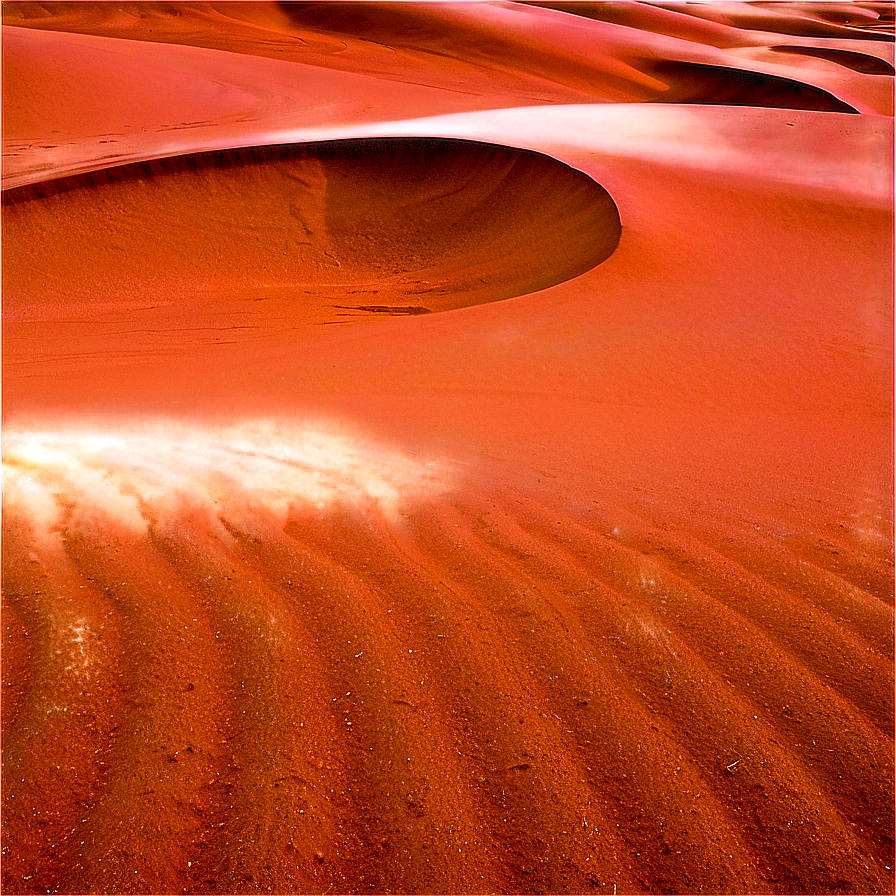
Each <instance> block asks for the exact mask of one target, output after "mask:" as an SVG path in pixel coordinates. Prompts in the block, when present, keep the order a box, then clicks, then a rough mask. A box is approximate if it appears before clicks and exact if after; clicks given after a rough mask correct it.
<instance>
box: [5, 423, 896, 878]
mask: <svg viewBox="0 0 896 896" xmlns="http://www.w3.org/2000/svg"><path fill="white" fill-rule="evenodd" d="M458 477H460V478H458ZM4 479H5V487H4V533H3V534H4V561H5V565H4V599H5V601H6V609H5V611H4V665H5V669H6V674H5V676H4V688H5V690H4V694H3V696H4V713H3V733H4V750H5V756H6V768H7V769H8V770H9V771H8V773H7V777H6V778H5V780H4V802H5V812H4V824H5V831H6V838H7V843H8V844H10V845H12V844H15V848H14V849H11V850H9V852H8V854H7V856H6V860H5V862H4V876H5V881H6V885H7V887H8V888H10V890H11V891H16V892H37V891H38V890H41V891H43V890H46V889H49V890H51V891H62V892H84V891H90V892H131V891H142V892H157V893H162V892H209V891H212V892H266V891H276V892H298V891H324V890H336V891H347V892H352V891H360V892H411V891H424V892H433V891H445V890H447V891H496V892H544V891H548V892H556V891H564V892H566V891H574V892H579V891H592V890H597V891H601V892H606V891H608V890H610V891H612V888H613V887H615V888H616V889H617V890H618V891H620V892H625V891H632V890H635V891H646V892H668V891H672V890H685V891H690V892H697V891H713V892H734V891H737V892H767V891H780V892H797V891H807V892H838V891H848V890H851V889H852V888H856V889H861V890H863V891H866V892H874V891H878V892H880V891H885V890H886V878H885V877H883V873H884V872H883V866H884V864H886V863H888V862H889V856H890V855H891V851H892V829H893V813H892V798H891V796H892V795H891V792H890V788H889V787H888V786H887V785H886V776H885V774H884V773H883V772H884V769H886V768H888V767H889V764H890V763H891V761H892V755H891V754H892V726H893V712H892V710H893V707H892V687H893V674H892V673H893V670H892V595H890V596H889V598H888V599H884V598H883V595H884V594H885V593H886V592H887V590H888V582H889V579H890V577H891V569H890V567H889V566H888V564H887V562H886V551H884V552H883V553H882V554H881V553H879V552H878V551H876V550H869V549H870V548H871V545H870V544H869V543H867V542H866V543H865V544H864V545H862V548H863V549H861V548H860V544H861V543H860V542H857V541H855V540H854V539H855V536H853V535H847V534H846V533H841V534H840V536H834V540H833V541H827V540H826V541H825V543H824V544H822V545H819V544H817V543H814V542H806V541H803V540H801V539H800V538H785V539H783V540H781V541H779V543H778V546H777V547H773V548H770V546H769V543H768V540H767V537H766V536H764V535H763V534H762V533H761V532H755V531H754V532H752V534H751V535H747V534H745V532H744V530H743V528H742V527H741V526H740V525H739V524H738V523H737V522H729V523H724V522H723V521H722V520H721V519H720V518H719V517H718V515H717V514H713V515H712V517H710V518H707V517H706V516H705V515H703V514H699V513H698V514H695V513H694V511H693V510H692V511H690V512H689V513H687V514H686V515H684V516H682V517H681V518H680V519H678V520H677V521H676V524H675V525H674V526H671V527H669V526H666V525H664V519H665V521H666V522H668V521H669V519H668V512H669V511H668V507H669V506H670V505H669V504H668V502H666V504H665V507H666V509H664V510H662V511H660V514H661V515H660V516H657V510H656V508H655V507H654V508H651V502H650V501H647V502H644V503H641V502H639V501H638V500H636V499H632V498H629V499H627V500H621V501H620V499H619V496H618V494H617V495H614V496H613V499H612V501H611V502H608V503H606V505H605V506H606V508H607V509H606V510H604V511H600V512H589V513H585V514H583V513H581V512H579V513H573V514H571V513H570V512H569V511H563V512H560V513H558V511H557V510H556V508H555V507H554V506H553V502H552V500H551V499H550V497H548V498H547V499H545V498H544V497H541V498H540V497H538V496H536V495H534V494H533V495H530V496H528V497H524V496H523V495H521V494H520V493H519V492H518V491H513V492H510V493H502V489H501V488H500V487H496V486H495V485H494V484H492V485H489V484H488V482H478V483H476V484H475V485H473V484H472V483H471V482H469V481H467V482H463V479H464V475H463V473H462V472H460V471H459V470H458V469H454V470H451V469H450V468H449V467H448V466H446V464H445V462H444V461H439V462H432V461H426V460H423V461H421V460H418V459H415V458H412V457H407V456H402V455H401V453H397V452H396V451H395V450H394V449H391V448H389V447H388V445H386V444H383V443H378V442H375V441H371V440H370V439H369V438H366V437H365V436H364V435H363V433H361V432H359V431H357V430H355V431H351V430H347V429H345V428H344V427H343V428H341V429H340V428H338V427H337V428H334V427H333V426H332V425H330V426H327V425H322V424H319V423H315V422H313V421H309V422H308V423H306V424H304V425H302V426H296V425H295V424H294V423H291V422H289V421H280V422H278V421H256V422H246V423H244V424H242V425H239V426H231V427H229V428H215V429H209V428H208V427H196V426H194V427H192V428H190V427H185V426H184V425H183V424H179V423H177V422H176V421H171V422H168V423H156V424H144V425H142V426H137V425H134V426H131V427H125V428H122V427H121V426H117V427H116V426H115V425H110V424H108V423H107V424H105V425H102V426H100V427H96V428H90V427H84V426H81V427H80V428H76V427H72V426H69V427H65V428H64V429H63V430H61V431H58V432H53V431H44V432H34V431H20V432H11V433H10V434H9V437H8V438H7V439H6V440H5V445H4ZM601 503H604V502H603V501H602V502H601ZM610 508H612V509H610ZM606 513H610V514H612V516H611V517H610V516H606ZM757 528H758V527H757ZM875 557H876V558H877V559H874V558H875ZM869 863H870V864H869ZM878 869H879V870H878Z"/></svg>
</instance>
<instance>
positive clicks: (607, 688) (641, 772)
mask: <svg viewBox="0 0 896 896" xmlns="http://www.w3.org/2000/svg"><path fill="white" fill-rule="evenodd" d="M452 521H453V522H452ZM415 537H416V539H417V541H418V542H419V543H421V545H424V546H425V550H426V552H427V554H428V555H429V563H431V564H433V565H434V566H436V567H437V568H442V569H446V568H447V569H449V570H451V571H452V572H451V575H452V580H453V581H454V582H455V583H457V585H460V586H462V587H463V588H465V589H467V590H468V591H469V592H470V593H471V594H472V595H473V596H474V597H475V599H476V600H477V601H478V602H479V604H480V607H481V609H480V613H481V614H482V615H483V617H484V618H485V619H490V621H491V625H492V626H493V627H494V628H495V629H496V631H497V633H498V635H499V637H498V641H499V643H500V644H502V645H503V649H504V651H505V652H506V651H511V656H510V658H509V661H510V662H512V664H513V668H515V669H517V670H520V671H519V673H518V674H520V675H524V676H525V680H526V681H527V682H528V688H529V692H528V695H527V699H528V702H529V703H530V704H533V703H534V704H535V705H537V706H539V707H540V709H541V714H542V718H543V719H545V720H547V723H550V724H554V725H556V726H557V727H558V728H559V730H560V732H561V734H562V735H563V740H564V742H565V749H567V750H569V751H570V752H571V753H572V755H573V756H575V758H576V760H577V761H578V763H579V764H580V765H581V766H583V767H584V768H585V770H586V772H587V777H588V780H589V784H590V787H591V789H592V794H593V797H592V798H593V799H595V800H596V801H597V804H598V806H599V807H600V809H601V812H602V814H606V815H607V816H608V819H609V821H610V823H611V824H610V827H611V830H612V829H613V827H614V826H615V827H616V828H617V830H618V832H619V836H620V837H621V838H622V839H623V842H624V843H625V845H626V849H627V851H628V852H629V855H630V856H631V860H632V861H633V862H634V863H635V864H636V866H637V869H638V870H637V874H638V881H639V883H638V885H639V886H640V887H643V888H645V889H647V890H654V889H656V888H660V889H663V888H665V887H667V886H669V881H670V880H672V879H673V878H677V879H683V880H687V879H689V877H690V875H691V874H693V872H694V865H693V862H694V857H695V856H696V855H697V853H698V852H699V850H697V848H696V845H695V843H694V841H693V840H692V838H699V837H701V834H700V831H701V830H702V829H703V828H704V827H706V828H710V827H711V828H712V829H713V831H714V837H715V841H714V846H713V848H712V855H711V857H708V859H707V860H708V861H709V862H711V865H712V868H713V869H714V870H713V872H712V873H713V874H714V875H715V876H716V877H715V879H716V881H717V883H716V884H715V886H718V887H721V888H724V887H725V883H724V881H725V880H726V878H727V879H729V880H732V881H733V880H734V878H735V877H737V878H739V879H740V880H742V881H744V880H747V881H749V880H752V882H753V883H752V886H753V888H755V889H761V888H762V886H763V884H762V878H761V876H760V875H759V874H758V873H757V871H756V870H755V868H754V867H752V866H753V863H752V859H751V858H750V857H749V855H748V852H747V851H746V850H745V848H744V845H743V843H741V842H740V840H739V838H738V836H737V834H736V833H735V832H734V831H733V830H732V829H731V827H730V826H729V825H728V823H727V822H726V821H725V820H724V817H723V814H722V813H721V812H720V811H719V807H718V805H717V803H716V801H715V799H714V797H713V796H712V794H711V793H710V792H709V789H708V788H707V787H706V786H705V782H703V780H702V778H701V777H700V775H699V773H698V772H697V771H696V770H695V769H694V768H693V766H692V764H691V763H690V762H689V761H688V760H687V759H686V758H685V757H684V756H682V755H681V754H680V753H678V751H677V750H676V748H675V747H673V746H672V744H671V743H670V742H669V741H667V740H666V739H665V737H664V736H663V735H662V733H660V732H658V731H657V730H656V728H655V726H654V725H653V719H652V718H651V717H650V716H649V715H648V713H646V712H645V708H644V705H643V702H642V701H641V699H640V698H639V696H638V695H637V694H636V692H635V691H634V690H633V689H629V688H628V687H627V686H626V681H625V673H624V671H622V670H620V669H619V668H615V667H612V666H611V665H610V664H609V663H607V662H606V661H605V658H604V657H603V656H602V655H601V654H600V652H598V651H592V650H590V649H586V647H585V645H584V644H582V643H581V642H579V641H577V638H576V636H575V634H574V633H573V632H572V631H571V630H570V625H569V623H568V622H567V621H565V619H564V616H565V615H566V613H565V610H559V609H558V602H557V599H556V594H555V593H554V590H553V588H552V587H551V585H550V584H548V585H547V586H546V587H541V588H539V587H533V585H534V584H535V581H534V579H533V577H532V575H531V573H530V571H529V569H528V566H527V564H526V563H525V562H522V563H521V562H520V558H519V557H514V558H513V560H512V562H508V558H507V557H506V556H502V555H501V552H499V551H497V550H495V549H494V548H493V547H490V546H489V545H488V544H487V543H485V542H484V541H482V540H481V539H480V538H478V537H477V536H476V535H475V534H474V532H473V530H472V527H471V525H470V523H469V519H468V518H465V517H464V515H463V514H460V513H458V512H457V511H453V512H452V511H451V510H450V509H449V510H442V512H441V513H440V514H439V516H438V519H437V520H432V521H428V523H427V528H423V529H421V530H420V531H418V532H417V533H416V535H415ZM452 561H453V562H452ZM457 585H456V586H455V587H457ZM538 585H541V586H543V585H544V583H538ZM558 657H563V659H562V661H558ZM620 673H621V674H620ZM622 707H625V711H624V717H625V723H624V725H623V724H621V722H622V717H621V716H620V713H621V711H622V710H621V708H622ZM542 724H546V722H544V721H543V722H542ZM670 752H671V753H673V755H675V756H676V757H677V758H676V761H675V768H674V774H667V773H666V772H665V766H666V765H667V759H664V757H668V755H669V753H670ZM693 793H703V794H704V795H705V797H706V803H705V808H704V811H703V813H701V814H699V815H697V814H696V813H693V812H692V811H691V808H692V807H691V798H692V794H693ZM685 804H687V805H685ZM735 865H736V866H737V869H738V870H737V871H736V872H735V870H734V866H735Z"/></svg>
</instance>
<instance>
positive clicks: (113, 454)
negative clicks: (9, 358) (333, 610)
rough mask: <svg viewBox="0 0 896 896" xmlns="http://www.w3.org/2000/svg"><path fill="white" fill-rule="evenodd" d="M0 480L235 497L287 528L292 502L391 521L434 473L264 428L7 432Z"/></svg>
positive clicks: (376, 448)
mask: <svg viewBox="0 0 896 896" xmlns="http://www.w3.org/2000/svg"><path fill="white" fill-rule="evenodd" d="M3 471H4V479H5V480H7V479H9V480H10V481H15V480H19V479H23V480H38V481H41V482H43V481H45V480H46V481H49V480H52V479H56V478H62V479H64V480H66V481H68V482H70V483H72V484H74V485H76V487H77V488H79V489H80V490H82V491H85V492H89V491H90V489H91V484H93V485H98V484H101V483H103V482H108V481H110V480H115V481H116V482H118V483H119V484H121V483H125V484H126V486H129V487H132V488H137V489H138V490H141V489H142V490H144V491H145V490H147V489H149V490H152V491H153V492H156V493H160V492H164V491H169V492H171V493H172V494H175V495H180V496H182V497H187V496H188V495H189V493H191V492H195V491H196V490H197V489H198V490H199V491H201V492H202V493H204V494H206V495H208V494H211V493H214V494H222V493H224V494H227V495H228V496H230V497H232V496H234V495H239V496H240V497H241V498H242V499H244V500H247V501H250V502H252V503H260V504H263V505H264V506H265V507H266V509H267V510H268V511H269V512H273V513H274V514H275V515H276V516H278V517H283V518H284V520H285V516H286V514H288V511H289V507H290V506H291V505H292V503H293V502H305V503H307V504H316V505H318V506H321V507H323V506H326V505H329V504H331V503H333V502H335V501H352V500H355V501H362V502H365V503H367V504H370V505H375V506H376V507H378V508H379V509H381V510H382V511H385V512H389V513H391V512H395V511H396V509H397V507H398V504H399V502H400V499H401V497H402V495H404V494H408V493H411V492H415V493H416V492H419V491H420V490H421V489H426V490H429V489H432V488H433V487H436V488H437V487H439V484H440V482H441V479H440V478H439V477H440V476H441V474H442V470H441V467H440V466H439V465H436V464H435V463H433V462H431V461H430V462H427V461H424V460H422V459H420V458H417V457H415V456H413V455H411V454H409V453H407V452H401V451H398V450H396V449H390V448H386V447H383V446H381V445H373V444H372V443H371V444H369V445H368V444H364V443H363V442H362V441H361V440H360V439H359V438H358V437H356V436H351V435H348V434H339V433H330V432H324V431H316V430H291V429H286V428H279V427H273V426H270V425H266V424H264V425H251V424H246V425H245V426H240V427H233V428H227V429H206V430H201V431H197V430H189V431H186V430H182V429H179V428H177V427H176V426H171V427H156V428H154V429H152V430H128V431H127V432H121V433H117V434H115V435H110V434H106V433H103V434H97V433H92V432H86V433H85V432H66V433H11V434H7V435H6V436H5V437H4V441H3Z"/></svg>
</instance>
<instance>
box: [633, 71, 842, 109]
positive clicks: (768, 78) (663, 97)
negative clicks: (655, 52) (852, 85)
mask: <svg viewBox="0 0 896 896" xmlns="http://www.w3.org/2000/svg"><path fill="white" fill-rule="evenodd" d="M647 67H648V68H650V69H651V70H652V71H653V73H654V74H655V75H656V77H657V78H659V79H661V80H664V81H666V82H667V83H668V84H669V90H668V91H667V92H666V93H663V94H660V96H658V97H657V98H656V100H655V101H654V102H660V103H698V104H703V103H709V104H712V105H715V106H767V107H769V108H772V109H806V110H809V111H814V112H851V113H856V114H857V113H858V110H857V109H854V108H853V107H852V106H850V105H849V103H844V102H843V101H842V100H838V99H837V97H835V96H832V95H831V94H830V93H828V92H827V91H826V90H821V89H820V88H819V87H813V86H812V85H811V84H803V83H802V82H800V81H793V80H791V79H789V78H778V77H776V76H774V75H766V74H762V73H760V72H749V71H744V70H743V69H736V68H727V67H725V66H720V65H702V64H700V63H696V62H677V61H673V60H662V61H660V62H655V63H653V64H652V65H650V64H648V66H647Z"/></svg>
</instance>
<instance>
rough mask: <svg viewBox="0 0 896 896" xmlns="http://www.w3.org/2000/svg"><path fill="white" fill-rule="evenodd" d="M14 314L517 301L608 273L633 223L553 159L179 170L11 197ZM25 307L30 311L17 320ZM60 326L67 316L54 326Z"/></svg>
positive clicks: (293, 153)
mask: <svg viewBox="0 0 896 896" xmlns="http://www.w3.org/2000/svg"><path fill="white" fill-rule="evenodd" d="M3 224H4V237H5V240H4V252H3V254H4V275H5V278H6V280H5V284H4V285H5V290H4V292H5V296H6V300H7V311H8V312H9V311H13V312H14V310H15V306H16V305H21V306H22V307H25V306H27V307H30V308H32V309H34V308H37V307H38V306H41V307H44V308H46V307H47V306H49V305H52V304H53V303H65V304H68V305H69V306H71V305H72V303H78V307H79V309H80V311H83V312H88V313H89V312H90V310H91V309H93V311H94V313H96V312H98V311H99V309H101V308H104V307H106V308H108V307H111V306H117V307H119V308H120V307H121V305H122V302H123V301H124V300H125V299H127V300H128V301H133V300H134V299H140V300H141V301H143V302H144V303H145V302H147V301H162V302H165V303H168V304H171V303H172V302H174V303H175V304H177V303H178V302H180V303H188V304H193V305H195V302H196V301H197V300H198V299H199V298H201V299H202V301H205V302H209V303H210V304H209V306H208V307H209V308H210V309H214V307H215V306H214V301H215V299H216V297H217V298H218V299H220V300H222V301H233V300H239V299H243V300H252V301H253V302H260V301H261V300H269V301H270V302H272V303H276V304H275V305H271V304H269V305H259V304H254V305H253V306H252V307H253V309H254V311H255V313H261V312H262V311H263V309H266V308H275V309H276V312H277V314H278V315H280V316H282V315H284V314H287V315H288V316H289V317H290V318H291V319H292V322H295V319H296V317H298V318H300V319H304V321H305V322H331V321H345V320H348V319H351V318H357V317H363V316H370V315H375V314H379V313H382V314H384V315H392V314H422V313H426V312H428V311H441V310H447V309H452V308H458V307H462V306H467V305H474V304H479V303H483V302H489V301H495V300H499V299H506V298H510V297H513V296H519V295H523V294H526V293H530V292H534V291H536V290H540V289H544V288H546V287H549V286H553V285H555V284H557V283H561V282H563V281H565V280H568V279H571V278H573V277H576V276H578V275H580V274H582V273H584V272H586V271H588V270H589V269H591V268H593V267H594V266H595V265H598V264H600V263H601V262H602V261H604V260H605V259H607V258H608V257H609V256H610V255H611V254H612V252H613V251H614V249H615V248H616V245H617V243H618V240H619V236H620V232H621V225H620V220H619V212H618V210H617V208H616V205H615V203H614V202H613V199H612V198H611V196H610V195H609V194H608V193H607V191H606V190H605V189H604V188H603V187H602V186H600V185H599V184H598V183H596V182H595V181H594V180H593V179H592V178H590V177H589V176H588V175H586V174H584V173H583V172H581V171H578V170H576V169H574V168H571V167H570V166H568V165H566V164H563V163H561V162H559V161H557V160H555V159H553V158H550V157H548V156H545V155H542V154H539V153H535V152H528V151H523V150H518V149H511V148H508V147H504V146H496V145H493V144H487V143H478V142H474V141H466V140H455V139H441V138H419V137H408V138H400V139H399V138H389V139H359V140H345V141H335V142H329V143H316V144H304V145H290V146H275V147H255V148H251V149H243V150H233V151H226V152H215V153H202V154H195V155H189V156H180V157H169V158H165V159H162V160H158V161H152V162H141V163H134V164H129V165H125V166H121V167H116V168H108V169H104V170H101V171H97V172H92V173H89V174H83V175H77V176H74V177H68V178H64V179H59V180H54V181H46V182H43V183H40V184H35V185H30V186H27V187H22V188H17V189H14V190H9V191H7V193H6V194H4V211H3ZM10 306H13V307H12V308H11V307H10ZM50 316H52V315H50Z"/></svg>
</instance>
